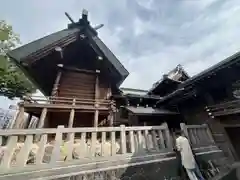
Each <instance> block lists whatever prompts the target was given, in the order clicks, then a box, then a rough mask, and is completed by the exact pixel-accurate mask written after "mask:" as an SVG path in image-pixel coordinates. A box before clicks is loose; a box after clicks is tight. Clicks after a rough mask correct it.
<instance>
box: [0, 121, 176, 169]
mask: <svg viewBox="0 0 240 180" xmlns="http://www.w3.org/2000/svg"><path fill="white" fill-rule="evenodd" d="M0 145H1V163H0V173H6V172H8V171H9V170H10V169H11V170H13V169H14V168H15V169H17V170H18V171H20V170H22V171H24V168H26V167H28V166H31V167H32V166H35V167H38V166H39V167H41V168H44V166H45V165H46V167H49V165H51V167H54V166H55V165H59V164H62V163H66V162H67V161H68V162H69V161H77V160H80V161H82V160H83V159H91V158H93V157H94V158H97V157H103V156H104V157H108V156H109V157H111V156H121V155H129V156H137V155H139V154H144V153H162V152H169V151H171V150H172V144H171V140H170V134H169V131H168V127H167V125H166V124H165V125H163V126H143V127H125V126H123V125H121V126H120V127H100V128H99V127H98V128H64V127H63V126H59V127H58V128H57V129H8V130H1V131H0ZM80 161H79V162H80Z"/></svg>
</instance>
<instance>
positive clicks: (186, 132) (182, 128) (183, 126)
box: [180, 123, 189, 139]
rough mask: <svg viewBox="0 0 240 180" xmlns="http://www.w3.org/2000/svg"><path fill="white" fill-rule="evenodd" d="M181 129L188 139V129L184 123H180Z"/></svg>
mask: <svg viewBox="0 0 240 180" xmlns="http://www.w3.org/2000/svg"><path fill="white" fill-rule="evenodd" d="M180 127H181V130H182V131H183V132H184V134H185V136H186V137H187V138H188V139H189V135H188V130H187V127H186V124H185V123H180Z"/></svg>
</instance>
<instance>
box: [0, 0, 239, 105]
mask: <svg viewBox="0 0 240 180" xmlns="http://www.w3.org/2000/svg"><path fill="white" fill-rule="evenodd" d="M0 2H1V6H0V19H4V20H6V21H7V22H8V23H10V24H12V25H13V28H14V31H15V32H17V33H18V34H20V38H21V41H22V43H23V44H25V43H28V42H30V41H32V40H35V39H37V38H40V37H42V36H45V35H47V34H50V33H52V32H55V31H58V30H61V29H64V28H66V27H67V24H68V23H69V21H68V19H67V18H66V17H65V16H64V12H65V11H66V12H68V13H69V14H70V15H71V16H72V17H73V19H75V20H78V18H79V17H80V16H81V12H82V9H83V8H85V9H87V10H88V11H89V19H90V21H91V23H92V25H97V24H100V23H103V24H104V27H103V28H101V29H100V30H99V36H100V37H101V39H102V40H103V41H104V42H105V43H106V44H107V45H108V46H109V48H110V49H111V50H112V51H113V52H114V53H115V54H116V56H117V57H118V58H119V59H120V61H121V62H122V63H123V64H124V66H125V67H126V68H127V69H128V71H129V72H130V75H129V77H128V78H127V79H126V81H125V82H124V84H123V86H124V87H134V88H142V89H149V88H150V87H151V86H152V84H153V83H154V82H155V81H157V80H159V79H160V78H161V76H162V74H163V73H166V72H168V71H169V70H171V69H173V68H174V67H175V66H176V65H177V64H182V65H183V67H184V68H185V69H186V71H187V72H188V73H189V74H190V75H194V74H196V73H199V72H200V71H202V70H204V69H206V68H208V67H209V66H211V65H213V64H215V63H217V62H219V61H221V60H223V59H224V58H226V57H228V56H230V55H232V54H233V53H235V52H237V51H239V48H240V36H239V29H240V1H239V0H101V1H96V0H41V1H38V0H21V1H17V0H0ZM9 103H10V101H8V100H6V99H5V100H3V98H1V99H0V107H7V106H8V104H9Z"/></svg>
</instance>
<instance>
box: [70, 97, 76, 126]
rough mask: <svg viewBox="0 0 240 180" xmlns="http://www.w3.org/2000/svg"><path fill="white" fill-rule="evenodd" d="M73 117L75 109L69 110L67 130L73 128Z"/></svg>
mask: <svg viewBox="0 0 240 180" xmlns="http://www.w3.org/2000/svg"><path fill="white" fill-rule="evenodd" d="M75 101H76V100H75V99H73V104H72V105H73V106H75ZM74 116H75V109H74V108H73V109H71V112H70V116H69V121H68V128H72V127H73V122H74Z"/></svg>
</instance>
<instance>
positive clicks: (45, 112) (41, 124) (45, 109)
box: [37, 108, 47, 128]
mask: <svg viewBox="0 0 240 180" xmlns="http://www.w3.org/2000/svg"><path fill="white" fill-rule="evenodd" d="M46 115H47V108H43V110H42V114H41V116H40V119H39V122H38V125H37V128H43V127H44V123H45V118H46Z"/></svg>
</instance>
